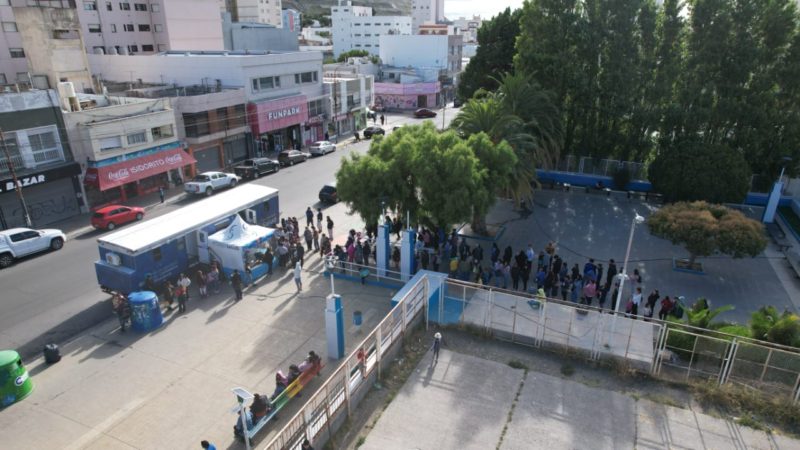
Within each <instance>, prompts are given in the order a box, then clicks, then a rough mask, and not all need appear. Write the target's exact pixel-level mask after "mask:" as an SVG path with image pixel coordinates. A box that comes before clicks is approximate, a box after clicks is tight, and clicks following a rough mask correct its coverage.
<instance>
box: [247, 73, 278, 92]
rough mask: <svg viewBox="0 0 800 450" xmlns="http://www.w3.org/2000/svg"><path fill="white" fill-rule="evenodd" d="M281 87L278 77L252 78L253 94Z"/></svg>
mask: <svg viewBox="0 0 800 450" xmlns="http://www.w3.org/2000/svg"><path fill="white" fill-rule="evenodd" d="M279 87H281V79H280V77H261V78H253V92H258V91H264V90H267V89H275V88H279Z"/></svg>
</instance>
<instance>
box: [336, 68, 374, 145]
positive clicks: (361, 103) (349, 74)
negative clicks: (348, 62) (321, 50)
mask: <svg viewBox="0 0 800 450" xmlns="http://www.w3.org/2000/svg"><path fill="white" fill-rule="evenodd" d="M343 65H344V64H329V65H327V66H325V74H326V75H325V91H326V92H328V93H329V95H330V99H329V100H330V105H329V108H330V111H331V114H330V116H331V121H330V123H329V125H328V132H329V135H330V136H334V138H332V139H334V140H335V139H338V138H339V137H341V136H347V135H350V134H351V133H353V132H354V131H356V130H359V129H361V128H364V127H365V126H366V125H367V115H366V113H367V109H368V108H369V107H370V106H371V105H372V103H373V101H374V90H375V78H374V77H373V76H372V75H364V74H361V73H356V72H353V71H349V70H341V71H340V70H338V67H337V66H339V67H341V66H343ZM331 69H333V70H331Z"/></svg>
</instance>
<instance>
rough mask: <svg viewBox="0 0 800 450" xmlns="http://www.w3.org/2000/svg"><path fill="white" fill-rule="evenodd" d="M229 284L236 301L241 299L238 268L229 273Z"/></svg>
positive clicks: (240, 278)
mask: <svg viewBox="0 0 800 450" xmlns="http://www.w3.org/2000/svg"><path fill="white" fill-rule="evenodd" d="M231 286H232V287H233V292H234V294H236V301H237V302H238V301H239V300H241V299H242V276H241V275H240V274H239V269H236V270H234V271H233V275H231Z"/></svg>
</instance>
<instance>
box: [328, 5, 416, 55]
mask: <svg viewBox="0 0 800 450" xmlns="http://www.w3.org/2000/svg"><path fill="white" fill-rule="evenodd" d="M331 29H332V32H333V55H334V57H338V56H339V55H340V54H342V53H344V52H347V51H350V50H366V51H368V52H369V53H370V54H372V55H376V56H377V55H378V54H379V53H380V37H381V36H385V35H400V34H403V35H405V34H411V17H408V16H373V15H372V8H370V7H368V6H353V5H352V2H351V1H344V0H339V4H338V6H333V7H331Z"/></svg>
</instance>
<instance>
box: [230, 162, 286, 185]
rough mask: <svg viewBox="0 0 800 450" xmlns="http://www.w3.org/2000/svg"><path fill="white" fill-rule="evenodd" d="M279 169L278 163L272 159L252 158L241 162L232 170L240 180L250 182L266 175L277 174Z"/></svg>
mask: <svg viewBox="0 0 800 450" xmlns="http://www.w3.org/2000/svg"><path fill="white" fill-rule="evenodd" d="M280 168H281V165H280V163H279V162H278V161H275V160H274V159H269V158H253V159H245V160H244V161H242V163H241V164H239V165H238V166H236V167H234V168H233V172H234V173H235V174H236V175H239V176H240V177H242V178H245V179H250V180H252V179H255V178H258V177H260V176H261V175H264V174H267V173H272V172H277V171H278V170H280Z"/></svg>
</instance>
